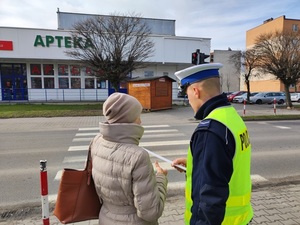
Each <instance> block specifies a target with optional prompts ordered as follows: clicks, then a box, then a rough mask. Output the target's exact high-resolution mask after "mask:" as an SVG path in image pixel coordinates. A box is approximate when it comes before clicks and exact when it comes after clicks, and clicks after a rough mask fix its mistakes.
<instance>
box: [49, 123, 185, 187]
mask: <svg viewBox="0 0 300 225" xmlns="http://www.w3.org/2000/svg"><path fill="white" fill-rule="evenodd" d="M143 127H144V128H145V131H144V135H143V137H142V139H141V141H140V144H139V145H140V146H141V147H144V148H146V149H148V150H151V151H153V152H155V153H156V154H158V155H160V156H162V157H165V158H167V159H169V160H173V159H175V158H179V157H186V152H187V148H188V144H189V137H187V136H186V135H185V134H184V133H182V132H180V131H179V130H178V129H175V128H173V127H171V126H170V125H148V126H143ZM98 131H99V128H98V127H87V128H79V129H78V132H77V133H76V134H75V137H74V138H73V140H72V143H73V144H72V145H71V146H70V147H69V148H68V155H67V156H66V157H65V158H64V159H63V165H64V168H74V169H83V168H84V166H85V163H86V158H87V151H88V146H89V143H90V142H91V140H92V139H93V138H94V137H95V136H96V135H97V134H98V133H99V132H98ZM174 139H175V140H174ZM150 159H151V161H152V162H153V164H154V162H155V161H158V162H159V164H160V166H161V167H162V168H164V169H167V170H168V177H169V186H170V187H172V186H175V187H182V188H183V187H184V183H185V181H184V180H185V177H184V174H181V173H179V172H178V171H177V170H175V169H174V168H173V167H172V166H171V165H170V163H167V162H163V161H162V160H160V159H158V158H156V157H153V156H152V155H150ZM61 174H62V170H60V171H58V172H57V174H56V176H55V178H54V180H55V181H59V180H60V178H61ZM178 177H180V179H178Z"/></svg>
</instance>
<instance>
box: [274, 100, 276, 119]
mask: <svg viewBox="0 0 300 225" xmlns="http://www.w3.org/2000/svg"><path fill="white" fill-rule="evenodd" d="M274 115H275V116H276V98H274Z"/></svg>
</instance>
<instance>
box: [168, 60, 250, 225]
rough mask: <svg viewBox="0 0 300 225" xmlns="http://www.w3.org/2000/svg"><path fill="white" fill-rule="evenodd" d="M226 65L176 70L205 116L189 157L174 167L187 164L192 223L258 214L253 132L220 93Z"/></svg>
mask: <svg viewBox="0 0 300 225" xmlns="http://www.w3.org/2000/svg"><path fill="white" fill-rule="evenodd" d="M221 66H222V65H221V64H218V63H211V64H202V65H197V66H193V67H190V68H187V69H184V70H182V71H178V72H176V73H175V76H176V77H177V78H178V79H179V80H180V85H181V88H182V90H183V91H184V92H186V94H187V96H188V99H189V103H190V105H191V107H192V108H193V110H194V112H195V118H196V119H198V120H201V122H200V123H199V124H198V126H197V128H196V129H195V131H194V133H193V135H192V137H191V141H190V146H189V149H188V156H187V159H185V158H179V159H176V160H174V161H173V166H174V165H178V164H180V165H184V166H187V171H186V179H187V180H186V211H185V216H184V217H185V224H186V225H188V224H189V225H190V224H191V225H204V224H205V225H206V224H207V225H208V224H211V225H219V224H222V225H246V224H248V223H249V222H250V221H251V219H252V217H253V210H252V206H251V202H250V200H251V177H250V164H251V163H250V160H251V143H250V139H249V133H248V130H247V127H246V125H245V123H244V121H243V120H242V119H241V117H240V116H239V114H238V113H237V112H236V110H235V109H234V107H233V106H231V104H230V103H229V102H228V100H227V96H226V95H225V94H221V92H220V79H219V71H218V70H219V68H221ZM175 168H176V167H175ZM178 170H180V169H178ZM180 171H181V170H180Z"/></svg>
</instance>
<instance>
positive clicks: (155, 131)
mask: <svg viewBox="0 0 300 225" xmlns="http://www.w3.org/2000/svg"><path fill="white" fill-rule="evenodd" d="M167 132H178V130H177V129H165V130H145V131H144V133H145V134H148V133H167Z"/></svg>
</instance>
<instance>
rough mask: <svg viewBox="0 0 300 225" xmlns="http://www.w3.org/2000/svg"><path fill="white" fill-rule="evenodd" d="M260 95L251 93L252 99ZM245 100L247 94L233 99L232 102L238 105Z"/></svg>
mask: <svg viewBox="0 0 300 225" xmlns="http://www.w3.org/2000/svg"><path fill="white" fill-rule="evenodd" d="M256 94H258V92H252V93H250V97H251V96H254V95H256ZM245 100H247V92H246V93H244V94H242V95H238V96H235V97H234V98H233V99H232V102H236V103H243V102H244V101H245Z"/></svg>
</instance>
